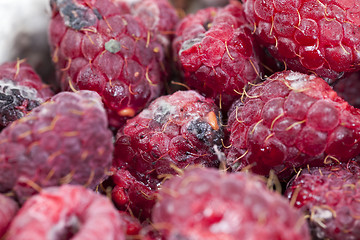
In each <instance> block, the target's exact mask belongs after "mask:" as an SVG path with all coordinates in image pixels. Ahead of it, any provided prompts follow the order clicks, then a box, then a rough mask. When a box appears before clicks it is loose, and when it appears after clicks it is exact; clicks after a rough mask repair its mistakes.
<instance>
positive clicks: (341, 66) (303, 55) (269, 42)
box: [244, 0, 360, 83]
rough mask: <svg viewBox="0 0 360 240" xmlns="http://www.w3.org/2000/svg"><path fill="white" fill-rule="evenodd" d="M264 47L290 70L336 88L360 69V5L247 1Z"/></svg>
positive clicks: (351, 0)
mask: <svg viewBox="0 0 360 240" xmlns="http://www.w3.org/2000/svg"><path fill="white" fill-rule="evenodd" d="M244 9H245V14H246V18H247V20H248V21H249V23H251V24H252V25H253V31H254V32H255V34H256V36H257V39H258V40H259V42H260V43H261V45H262V46H264V47H266V48H267V50H268V51H269V52H270V53H271V54H272V55H273V57H275V58H276V59H277V60H279V61H283V62H284V63H285V64H286V65H287V67H288V69H290V70H294V71H300V72H303V73H316V74H317V75H318V76H320V77H322V78H324V79H326V80H327V82H329V83H331V82H333V81H335V80H337V79H339V78H341V77H342V76H343V75H344V74H346V73H349V72H354V71H358V70H360V51H359V50H360V5H359V1H358V0H347V1H342V0H245V2H244Z"/></svg>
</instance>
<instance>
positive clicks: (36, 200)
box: [6, 185, 126, 240]
mask: <svg viewBox="0 0 360 240" xmlns="http://www.w3.org/2000/svg"><path fill="white" fill-rule="evenodd" d="M125 231H126V226H125V222H124V221H123V220H122V219H121V217H120V215H119V213H118V211H117V210H116V209H115V207H114V206H113V205H112V203H111V202H110V201H109V199H108V198H106V197H104V196H102V195H99V194H96V193H95V192H92V191H90V190H88V189H85V188H83V187H81V186H70V185H63V186H61V187H51V188H47V189H44V190H43V191H41V192H40V193H39V194H37V195H35V196H33V197H31V198H30V199H29V200H28V201H26V203H25V204H24V206H23V207H22V208H21V209H20V211H19V212H18V214H17V215H16V217H15V218H14V220H13V222H12V223H11V225H10V228H9V231H8V235H7V238H6V239H7V240H20V239H39V240H41V239H79V240H92V239H93V240H98V239H109V240H125V235H126V233H125Z"/></svg>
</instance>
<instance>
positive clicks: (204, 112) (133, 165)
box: [113, 90, 223, 217]
mask: <svg viewBox="0 0 360 240" xmlns="http://www.w3.org/2000/svg"><path fill="white" fill-rule="evenodd" d="M219 114H220V113H219V109H218V107H216V105H215V103H214V102H213V101H212V100H210V99H207V98H205V97H203V96H201V95H200V94H198V93H197V92H195V91H193V90H189V91H178V92H175V93H174V94H172V95H168V96H162V97H160V98H157V99H156V100H155V101H153V102H152V103H151V104H150V105H149V107H148V108H146V109H144V110H143V111H142V112H141V113H140V114H139V115H137V116H136V117H134V118H132V119H130V120H128V122H127V124H126V125H125V126H124V127H123V128H122V129H120V130H119V132H118V133H117V140H116V143H115V152H114V159H113V166H114V167H117V168H121V169H124V170H126V171H124V170H120V172H119V174H120V177H118V179H119V180H116V179H115V180H114V181H115V182H118V183H117V184H119V182H120V181H122V182H125V181H128V182H127V183H121V184H119V185H120V187H121V189H124V190H126V189H128V190H126V191H125V193H126V194H127V195H128V198H129V200H130V207H131V206H132V205H133V204H136V203H137V202H139V203H141V204H139V206H137V207H138V208H140V209H141V212H142V215H143V216H144V217H146V216H147V214H146V212H149V211H150V210H151V207H152V205H153V204H154V197H153V196H154V195H155V194H154V191H156V190H157V188H158V185H159V184H160V182H161V181H162V178H164V176H166V175H169V174H176V171H175V170H174V168H175V169H176V168H185V167H187V166H188V165H190V164H202V165H204V166H207V167H218V165H219V161H218V159H217V156H216V154H215V152H214V149H213V148H214V146H215V145H216V146H218V148H220V146H221V139H222V137H223V131H222V126H221V123H220V117H219ZM130 175H132V177H131V176H130ZM121 176H122V177H121ZM125 179H131V180H125ZM137 181H139V182H138V183H137ZM126 186H127V187H126ZM139 189H140V190H141V189H142V190H141V191H139ZM139 198H140V199H139ZM144 201H146V202H149V204H144V203H143V202H144ZM124 203H125V202H124ZM146 206H149V207H148V208H147V207H146ZM131 209H132V211H133V212H138V211H136V210H135V209H136V206H134V207H132V208H131Z"/></svg>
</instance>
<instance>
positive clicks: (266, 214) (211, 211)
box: [153, 168, 310, 240]
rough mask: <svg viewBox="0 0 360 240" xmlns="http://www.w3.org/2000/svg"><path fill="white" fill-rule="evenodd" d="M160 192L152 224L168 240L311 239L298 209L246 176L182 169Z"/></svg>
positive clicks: (247, 174) (248, 174)
mask: <svg viewBox="0 0 360 240" xmlns="http://www.w3.org/2000/svg"><path fill="white" fill-rule="evenodd" d="M159 194H160V196H159V202H158V203H157V204H156V205H155V207H154V210H153V223H154V226H157V225H160V226H162V224H165V227H164V228H163V229H161V230H160V231H161V232H162V233H163V234H164V236H165V237H166V239H211V240H212V239H214V240H215V239H229V240H232V239H239V236H241V239H244V240H245V239H299V240H300V239H302V240H305V239H310V236H309V231H308V228H307V225H306V221H305V219H304V218H303V216H302V215H301V213H300V211H297V210H296V209H295V208H292V207H291V206H290V205H289V203H288V202H287V201H286V199H285V198H283V197H282V196H281V195H279V194H278V193H274V192H270V191H269V190H268V189H267V188H266V186H265V184H264V183H263V182H262V181H261V180H260V178H259V177H258V176H255V175H252V174H250V173H245V172H242V173H231V174H226V173H225V172H220V171H218V170H215V169H202V168H195V169H191V170H186V171H185V173H184V174H183V175H182V176H176V177H173V178H171V179H170V180H168V181H166V182H165V183H164V184H163V187H162V189H161V190H160V193H159Z"/></svg>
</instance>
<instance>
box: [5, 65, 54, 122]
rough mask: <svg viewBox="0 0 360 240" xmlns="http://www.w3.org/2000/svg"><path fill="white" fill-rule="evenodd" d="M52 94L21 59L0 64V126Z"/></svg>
mask: <svg viewBox="0 0 360 240" xmlns="http://www.w3.org/2000/svg"><path fill="white" fill-rule="evenodd" d="M52 95H53V93H52V91H51V90H50V88H49V86H47V85H46V84H44V83H42V82H41V79H40V77H39V76H38V75H37V74H36V73H35V71H34V70H33V69H32V67H31V66H30V65H29V64H27V63H24V62H23V61H20V60H19V61H17V62H8V63H4V64H2V65H0V128H4V127H6V126H8V125H9V124H10V123H11V122H13V121H15V120H17V119H19V118H22V117H23V116H25V115H26V114H27V113H28V112H30V111H31V110H32V109H33V108H35V107H37V106H39V105H40V104H41V103H43V102H45V101H46V100H47V99H48V98H50V97H51V96H52Z"/></svg>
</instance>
